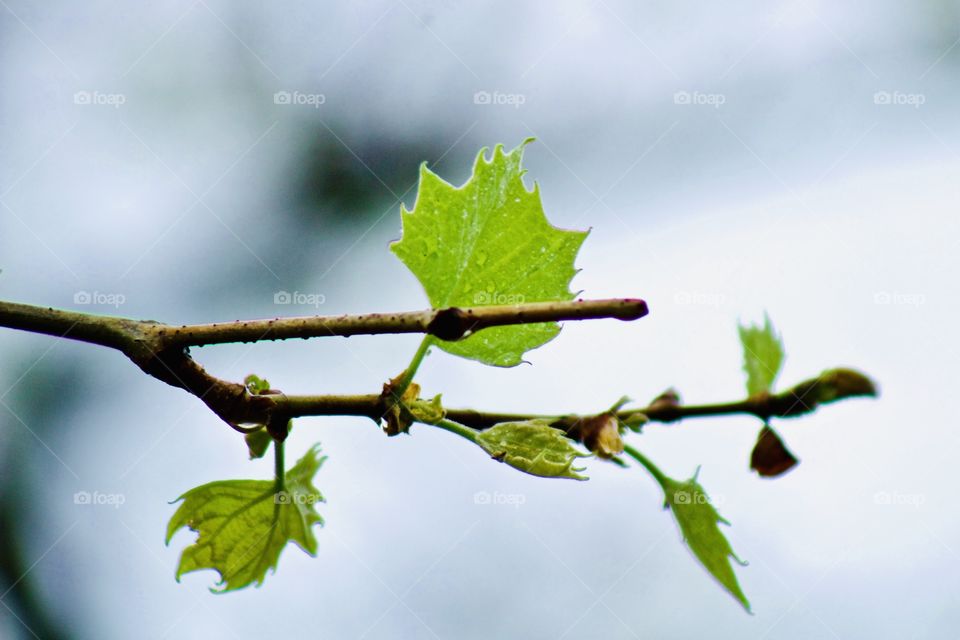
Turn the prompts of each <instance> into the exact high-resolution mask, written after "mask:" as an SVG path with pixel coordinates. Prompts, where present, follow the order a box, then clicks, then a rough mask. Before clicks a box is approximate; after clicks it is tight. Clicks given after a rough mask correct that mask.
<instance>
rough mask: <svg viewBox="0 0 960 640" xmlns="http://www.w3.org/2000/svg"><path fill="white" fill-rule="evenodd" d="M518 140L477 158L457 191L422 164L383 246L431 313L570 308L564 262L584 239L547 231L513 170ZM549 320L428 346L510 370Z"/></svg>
mask: <svg viewBox="0 0 960 640" xmlns="http://www.w3.org/2000/svg"><path fill="white" fill-rule="evenodd" d="M527 142H529V140H528V141H525V142H524V143H523V144H521V145H520V146H518V147H517V148H516V149H514V150H513V151H510V152H509V153H505V152H504V150H503V146H502V145H497V146H496V148H495V149H494V151H493V157H492V158H491V159H490V160H487V159H486V158H485V157H484V152H485V151H486V150H481V151H480V153H479V154H478V156H477V159H476V162H475V164H474V167H473V175H472V176H471V177H470V179H469V180H467V182H466V183H465V184H463V185H462V186H461V187H454V186H453V185H451V184H449V183H448V182H445V181H444V180H443V179H441V178H440V177H439V176H437V175H436V174H435V173H433V172H432V171H430V170H429V169H428V168H427V167H426V165H423V166H422V167H421V169H420V189H419V192H418V193H417V201H416V204H415V205H414V208H413V210H411V211H407V210H406V208H404V209H403V210H402V211H401V217H402V219H403V237H402V238H401V239H400V240H399V241H397V242H394V243H393V244H392V245H391V249H392V250H393V252H394V253H395V254H396V255H397V257H398V258H400V260H402V261H403V263H404V264H405V265H407V267H408V268H409V269H410V270H411V271H412V272H413V273H414V275H416V276H417V278H418V279H419V280H420V283H421V284H422V285H423V288H424V289H425V290H426V293H427V297H428V298H429V299H430V304H431V305H432V306H433V307H434V308H442V307H453V306H459V307H464V306H484V305H492V304H518V303H529V302H548V301H558V300H570V299H572V298H573V294H572V293H571V292H570V290H569V286H570V280H571V279H572V278H573V276H574V274H575V273H576V269H575V268H574V259H575V258H576V255H577V252H578V251H579V250H580V245H581V244H582V243H583V240H584V239H585V238H586V236H587V233H586V232H581V231H565V230H561V229H557V228H556V227H553V226H552V225H551V224H550V223H549V222H548V221H547V218H546V216H545V215H544V212H543V206H542V204H541V202H540V192H539V190H538V188H537V187H536V185H535V186H534V188H533V190H532V191H528V190H527V188H526V187H525V186H524V184H523V179H522V178H523V174H524V173H525V172H524V170H523V169H521V167H520V163H521V160H522V158H523V148H524V146H525V145H526V144H527ZM559 331H560V327H559V326H558V325H557V323H555V322H551V323H536V324H524V325H514V326H506V327H491V328H488V329H484V330H483V331H482V332H478V333H477V334H476V335H473V336H470V337H468V338H466V339H464V340H460V341H457V342H446V341H442V340H437V341H436V344H437V346H439V347H440V348H441V349H443V350H445V351H448V352H449V353H452V354H455V355H458V356H462V357H464V358H470V359H473V360H479V361H480V362H483V363H486V364H489V365H495V366H501V367H510V366H514V365H517V364H519V363H520V362H521V361H522V358H523V354H524V353H525V352H526V351H528V350H530V349H534V348H536V347H539V346H541V345H543V344H544V343H546V342H548V341H549V340H552V339H553V338H554V337H555V336H556V335H557V333H559Z"/></svg>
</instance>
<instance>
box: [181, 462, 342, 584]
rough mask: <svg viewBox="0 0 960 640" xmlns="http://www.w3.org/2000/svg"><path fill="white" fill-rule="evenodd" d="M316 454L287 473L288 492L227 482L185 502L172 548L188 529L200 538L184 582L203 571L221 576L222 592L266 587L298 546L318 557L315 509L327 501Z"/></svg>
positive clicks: (186, 563) (197, 491)
mask: <svg viewBox="0 0 960 640" xmlns="http://www.w3.org/2000/svg"><path fill="white" fill-rule="evenodd" d="M318 451H319V449H318V448H317V447H314V448H313V449H310V450H309V451H308V452H307V453H306V454H305V455H304V456H303V457H302V458H301V459H300V460H299V461H298V462H297V464H296V465H295V466H294V467H293V468H292V469H291V470H289V471H288V472H287V473H286V477H285V479H284V482H283V489H282V490H280V491H278V483H276V482H275V481H272V480H222V481H219V482H210V483H208V484H205V485H201V486H199V487H196V488H194V489H191V490H190V491H188V492H186V493H185V494H183V495H182V496H180V497H179V498H178V499H177V501H180V500H182V501H183V504H181V505H180V507H179V508H178V509H177V511H176V513H174V514H173V517H172V518H171V519H170V523H169V524H168V525H167V544H170V540H171V539H172V538H173V535H174V534H175V533H176V532H177V531H178V530H179V529H181V528H183V527H189V528H190V529H191V530H193V531H196V532H197V533H198V534H199V535H198V537H197V541H196V543H194V544H192V545H190V546H188V547H187V548H186V549H184V550H183V554H182V555H181V556H180V565H179V567H178V568H177V580H178V581H179V580H180V576H182V575H183V574H185V573H189V572H191V571H197V570H199V569H214V570H216V571H217V572H218V573H219V574H220V582H219V583H218V584H219V585H222V586H223V588H222V589H220V590H218V591H220V592H225V591H233V590H235V589H242V588H243V587H246V586H248V585H250V584H253V583H256V584H257V585H258V586H259V585H260V584H262V583H263V580H264V578H265V577H266V575H267V570H268V569H274V570H275V569H276V566H277V561H278V560H279V558H280V552H281V551H282V550H283V548H284V547H285V546H286V544H287V542H290V541H292V542H294V543H295V544H296V545H297V546H299V547H300V548H301V549H303V550H304V551H306V552H307V553H308V554H310V555H316V552H317V540H316V538H315V537H314V535H313V530H312V528H313V525H315V524H321V525H322V524H323V518H321V517H320V515H319V514H318V513H317V512H316V510H315V509H314V506H315V505H316V504H317V503H318V502H323V496H322V495H321V494H320V492H319V491H318V490H317V488H316V487H314V486H313V484H312V483H313V476H314V475H315V474H316V472H317V470H318V469H319V468H320V465H321V464H322V463H323V460H324V459H325V458H321V457H318Z"/></svg>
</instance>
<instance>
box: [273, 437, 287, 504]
mask: <svg viewBox="0 0 960 640" xmlns="http://www.w3.org/2000/svg"><path fill="white" fill-rule="evenodd" d="M285 474H286V469H285V468H284V464H283V440H274V441H273V479H274V484H275V486H276V493H280V492H281V491H283V490H284V488H285V485H284V475H285Z"/></svg>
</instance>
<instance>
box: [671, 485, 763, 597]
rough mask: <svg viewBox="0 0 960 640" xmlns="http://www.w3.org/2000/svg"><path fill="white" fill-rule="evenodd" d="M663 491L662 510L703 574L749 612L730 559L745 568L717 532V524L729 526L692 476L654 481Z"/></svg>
mask: <svg viewBox="0 0 960 640" xmlns="http://www.w3.org/2000/svg"><path fill="white" fill-rule="evenodd" d="M658 480H659V481H660V486H661V487H662V488H663V494H664V507H665V508H669V509H670V511H672V512H673V516H674V518H676V520H677V524H678V525H679V526H680V533H681V535H682V536H683V541H684V542H686V543H687V546H688V547H690V550H691V551H693V555H695V556H696V557H697V560H699V561H700V564H702V565H703V566H704V567H705V568H706V569H707V571H709V572H710V574H711V575H713V577H714V578H716V579H717V581H718V582H719V583H720V584H721V585H722V586H723V588H724V589H726V590H727V591H728V592H730V595H732V596H733V597H734V598H736V599H737V600H738V601H739V602H740V604H742V605H743V608H744V609H746V610H747V611H750V602H749V601H747V597H746V596H745V595H744V594H743V591H742V590H741V589H740V584H739V583H738V582H737V576H736V575H735V574H734V572H733V565H732V564H731V562H730V559H731V558H733V559H734V560H736V561H737V562H738V563H739V564H746V563H744V562H742V561H741V560H740V559H739V558H737V556H736V554H734V552H733V548H732V547H731V546H730V542H729V541H728V540H727V539H726V537H724V535H723V532H721V531H720V527H719V526H717V525H718V523H721V522H722V523H723V524H726V525H729V524H730V523H729V522H727V521H726V520H724V519H723V518H721V517H720V514H719V513H717V510H716V509H715V508H714V506H713V504H712V503H711V501H710V498H709V496H707V493H706V491H704V490H703V487H701V486H700V484H699V483H698V482H697V478H696V475H694V477H693V478H690V479H689V480H686V481H684V482H680V481H677V480H674V479H672V478H668V477H666V476H662V477H661V478H658Z"/></svg>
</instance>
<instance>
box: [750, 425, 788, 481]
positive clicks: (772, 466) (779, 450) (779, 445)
mask: <svg viewBox="0 0 960 640" xmlns="http://www.w3.org/2000/svg"><path fill="white" fill-rule="evenodd" d="M799 462H800V461H799V460H797V458H796V457H795V456H794V455H793V454H792V453H790V450H789V449H787V445H785V444H783V440H781V439H780V436H779V435H777V433H776V432H775V431H774V430H773V429H771V428H770V426H769V425H766V424H765V425H763V428H762V429H760V435H759V436H757V443H756V444H755V445H753V452H752V453H751V454H750V468H751V469H753V470H754V471H756V472H757V474H759V475H760V476H762V477H764V478H774V477H776V476H779V475H783V474H784V473H786V472H787V471H790V469H793V468H794V467H795V466H797V463H799Z"/></svg>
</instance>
